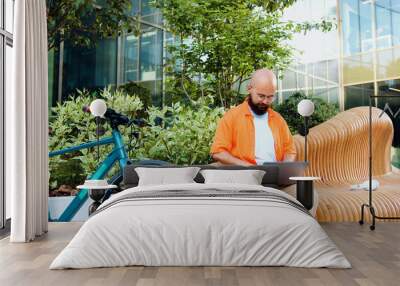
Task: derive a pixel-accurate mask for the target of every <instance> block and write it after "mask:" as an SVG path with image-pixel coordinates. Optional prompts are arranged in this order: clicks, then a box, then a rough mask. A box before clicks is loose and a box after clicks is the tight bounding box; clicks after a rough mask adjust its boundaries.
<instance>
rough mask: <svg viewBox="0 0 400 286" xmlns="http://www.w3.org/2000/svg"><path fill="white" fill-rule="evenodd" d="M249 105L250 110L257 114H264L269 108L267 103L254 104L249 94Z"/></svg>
mask: <svg viewBox="0 0 400 286" xmlns="http://www.w3.org/2000/svg"><path fill="white" fill-rule="evenodd" d="M249 106H250V108H251V110H252V111H253V112H254V113H255V114H257V115H264V114H265V113H267V111H268V108H269V104H255V103H254V102H253V100H252V99H251V96H249Z"/></svg>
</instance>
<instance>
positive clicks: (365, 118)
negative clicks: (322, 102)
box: [285, 107, 400, 222]
mask: <svg viewBox="0 0 400 286" xmlns="http://www.w3.org/2000/svg"><path fill="white" fill-rule="evenodd" d="M381 113H382V110H380V109H377V108H373V109H372V138H373V139H372V150H373V153H372V154H373V157H372V158H373V160H372V166H373V168H372V174H373V177H374V179H377V180H378V181H379V183H380V187H379V188H378V189H377V190H375V191H374V192H373V205H374V207H375V208H376V214H377V215H378V216H392V217H393V216H400V174H399V173H396V172H392V166H391V163H390V153H391V142H392V139H393V124H392V121H391V120H390V118H389V116H388V115H387V114H383V115H382V116H381V117H380V114H381ZM368 131H369V111H368V107H357V108H353V109H350V110H347V111H344V112H341V113H340V114H338V115H337V116H335V117H334V118H332V119H330V120H328V121H326V122H324V123H322V124H320V125H318V126H315V127H313V128H311V129H310V133H309V136H308V142H309V143H308V154H309V155H308V156H309V157H308V161H309V164H310V165H309V167H308V168H307V170H306V175H307V176H319V177H321V181H320V182H316V184H315V189H316V190H317V192H318V196H319V206H318V209H317V219H318V220H319V221H321V222H342V221H358V220H359V219H360V206H361V204H362V203H367V202H368V191H365V190H357V191H350V185H352V184H356V183H362V182H364V181H366V180H367V179H368V174H369V171H368V162H369V148H368V146H369V141H368V139H369V133H368ZM294 139H295V145H296V149H297V160H299V161H301V160H304V137H302V136H300V135H296V136H294ZM285 191H287V192H290V193H292V194H294V193H295V186H290V187H288V188H286V189H285ZM366 218H367V220H370V215H369V213H368V214H367V217H366Z"/></svg>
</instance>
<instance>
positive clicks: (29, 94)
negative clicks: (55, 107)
mask: <svg viewBox="0 0 400 286" xmlns="http://www.w3.org/2000/svg"><path fill="white" fill-rule="evenodd" d="M13 51H14V72H13V77H12V78H13V83H12V84H13V93H12V94H11V95H9V96H7V97H6V108H7V110H6V158H5V159H6V168H7V169H6V187H7V188H10V191H11V194H12V195H11V237H10V241H12V242H28V241H31V240H33V239H35V237H36V236H40V235H42V234H43V233H44V232H47V216H48V213H47V212H48V211H47V210H48V206H47V198H48V93H47V26H46V0H17V1H15V16H14V48H13Z"/></svg>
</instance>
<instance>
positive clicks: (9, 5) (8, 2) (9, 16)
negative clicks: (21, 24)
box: [5, 0, 14, 33]
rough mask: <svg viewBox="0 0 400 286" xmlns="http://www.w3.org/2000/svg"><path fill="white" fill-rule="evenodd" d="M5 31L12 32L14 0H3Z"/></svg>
mask: <svg viewBox="0 0 400 286" xmlns="http://www.w3.org/2000/svg"><path fill="white" fill-rule="evenodd" d="M5 20H6V23H5V24H6V27H5V28H6V31H8V32H10V33H13V26H14V23H13V21H14V0H5Z"/></svg>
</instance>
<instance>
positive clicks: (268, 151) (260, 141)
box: [250, 109, 276, 165]
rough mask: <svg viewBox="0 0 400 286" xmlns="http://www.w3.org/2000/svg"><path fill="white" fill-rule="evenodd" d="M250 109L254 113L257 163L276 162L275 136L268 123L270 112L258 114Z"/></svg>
mask: <svg viewBox="0 0 400 286" xmlns="http://www.w3.org/2000/svg"><path fill="white" fill-rule="evenodd" d="M250 111H251V113H252V114H253V123H254V131H255V132H254V133H255V157H256V158H255V159H256V162H257V165H262V164H263V163H264V162H276V157H275V144H274V137H273V135H272V131H271V128H269V125H268V112H266V113H265V114H263V115H257V114H255V113H254V112H253V111H252V110H251V109H250Z"/></svg>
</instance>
